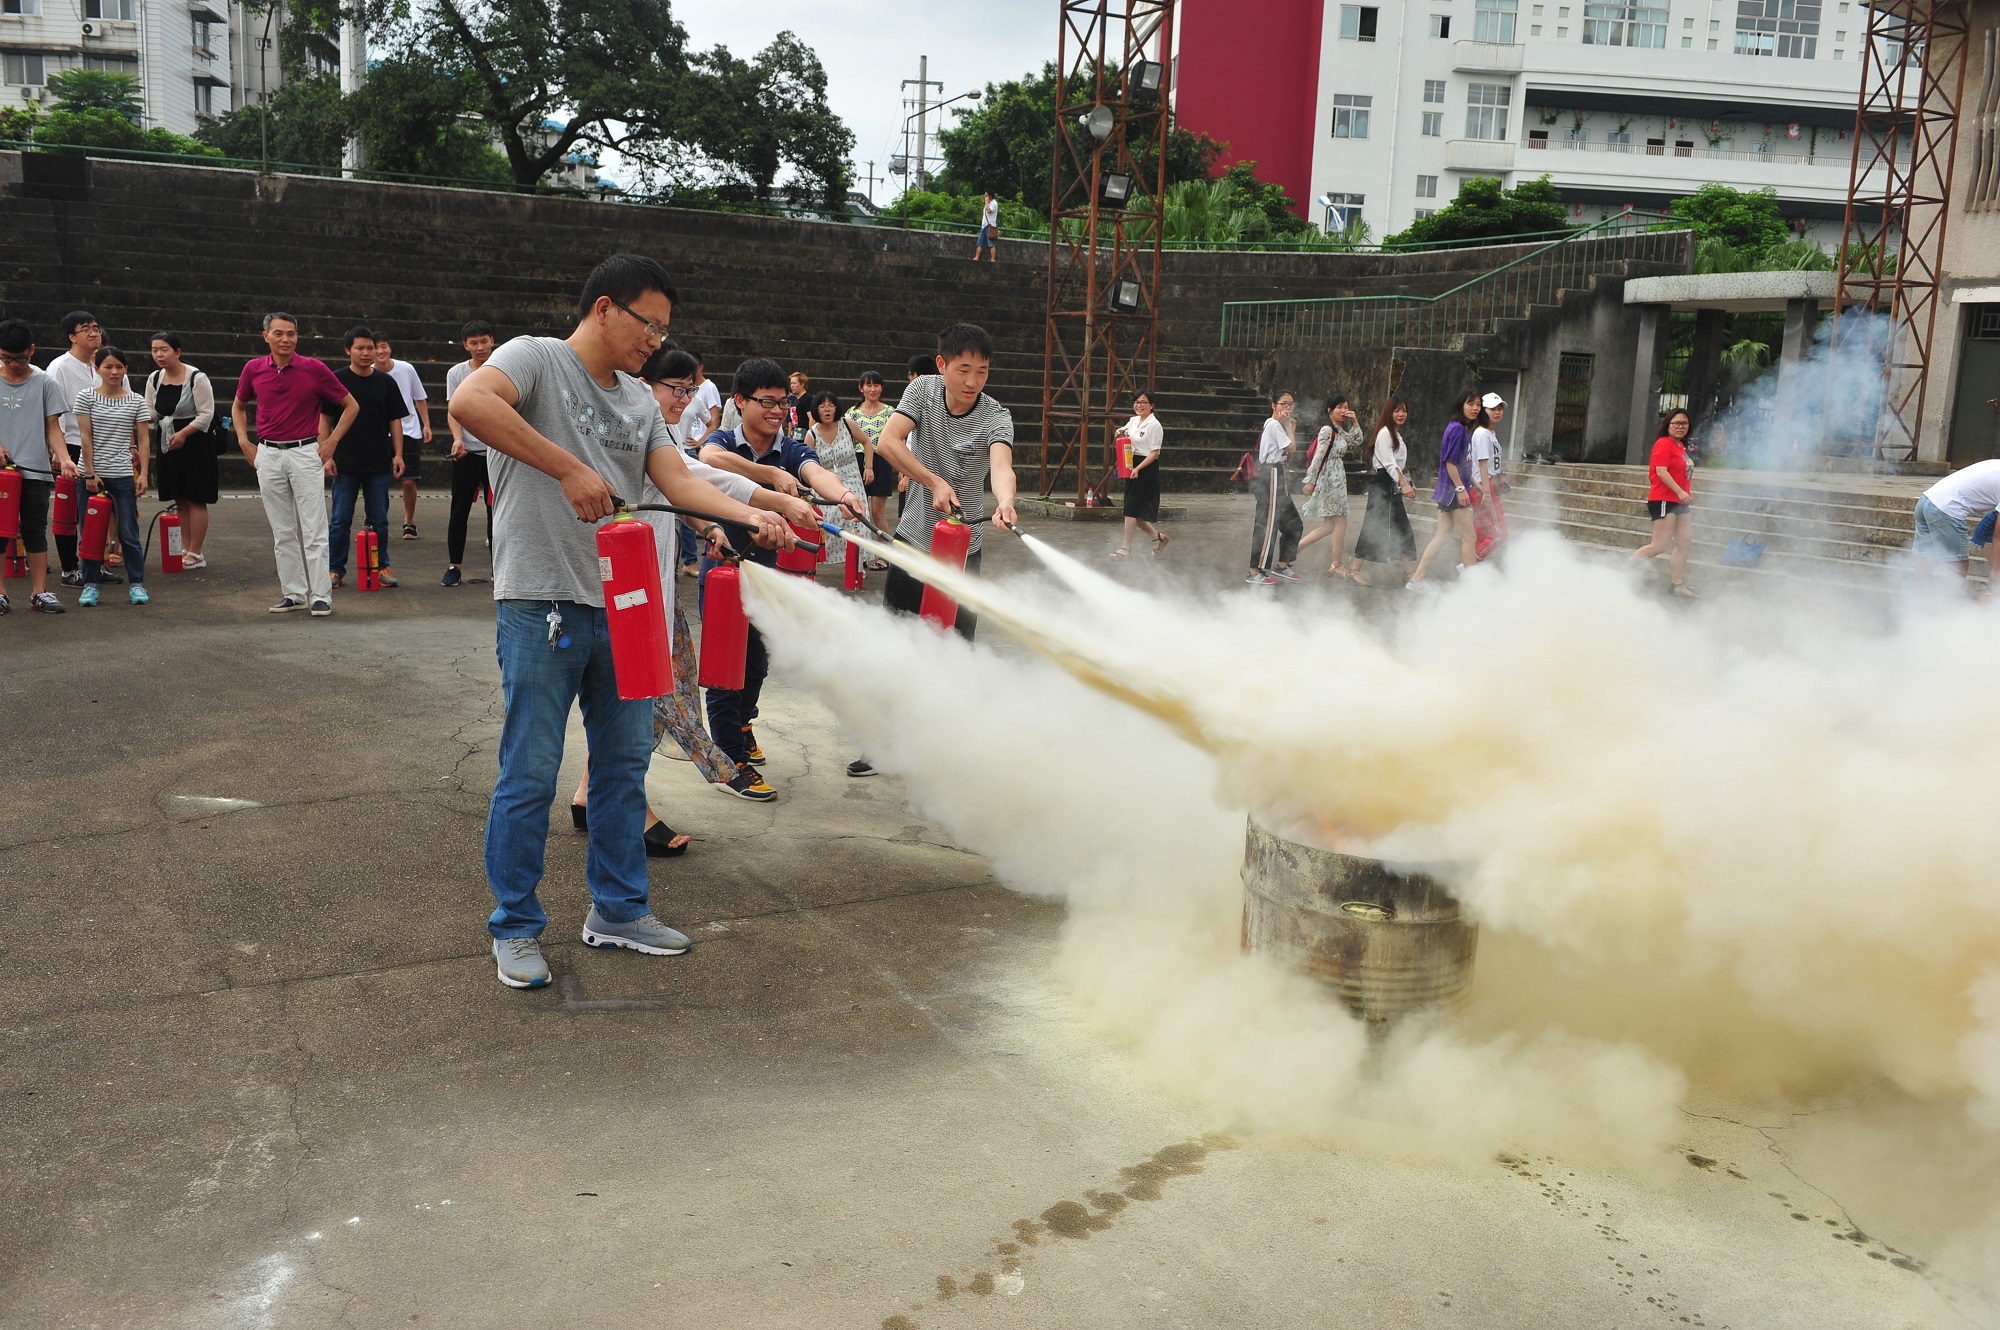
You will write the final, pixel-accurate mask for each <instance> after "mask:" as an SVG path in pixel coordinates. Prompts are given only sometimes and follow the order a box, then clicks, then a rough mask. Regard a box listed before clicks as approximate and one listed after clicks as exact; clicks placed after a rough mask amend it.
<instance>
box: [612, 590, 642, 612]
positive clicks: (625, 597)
mask: <svg viewBox="0 0 2000 1330" xmlns="http://www.w3.org/2000/svg"><path fill="white" fill-rule="evenodd" d="M645 603H646V588H644V587H640V588H639V589H638V590H637V591H625V592H620V593H619V594H618V595H615V596H613V597H612V598H611V604H612V607H613V608H614V609H621V610H629V609H631V608H633V607H634V606H636V605H644V604H645Z"/></svg>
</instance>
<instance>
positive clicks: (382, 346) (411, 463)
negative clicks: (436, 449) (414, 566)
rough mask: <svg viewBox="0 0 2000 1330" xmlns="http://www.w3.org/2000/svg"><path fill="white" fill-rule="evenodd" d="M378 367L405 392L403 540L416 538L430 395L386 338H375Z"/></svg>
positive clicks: (385, 555)
mask: <svg viewBox="0 0 2000 1330" xmlns="http://www.w3.org/2000/svg"><path fill="white" fill-rule="evenodd" d="M375 368H376V369H378V370H381V371H382V372H383V373H384V374H387V375H388V376H389V377H390V378H391V379H394V380H395V382H396V389H397V391H399V392H401V393H402V394H403V402H404V404H405V405H406V407H407V409H408V414H406V415H405V416H404V417H403V476H402V480H403V539H404V540H415V539H416V538H417V481H418V480H419V479H421V478H422V476H423V473H424V449H426V448H428V447H430V446H431V404H430V394H429V393H428V392H427V391H425V389H424V381H423V378H422V376H421V375H419V374H418V373H417V367H416V366H415V365H412V364H411V363H410V362H409V361H407V360H398V359H396V356H395V351H394V348H392V347H391V346H390V345H389V339H388V338H386V337H380V336H378V337H377V338H376V339H375ZM382 557H383V558H385V559H386V558H388V557H389V550H388V547H386V546H384V547H383V550H382Z"/></svg>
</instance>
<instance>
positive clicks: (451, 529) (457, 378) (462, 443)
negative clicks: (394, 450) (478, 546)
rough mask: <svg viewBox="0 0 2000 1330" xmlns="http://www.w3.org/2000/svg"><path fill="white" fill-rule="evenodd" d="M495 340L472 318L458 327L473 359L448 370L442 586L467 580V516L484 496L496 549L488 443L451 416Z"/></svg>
mask: <svg viewBox="0 0 2000 1330" xmlns="http://www.w3.org/2000/svg"><path fill="white" fill-rule="evenodd" d="M493 343H494V336H493V325H492V324H490V323H488V322H487V321H486V320H484V319H474V320H472V322H470V323H468V324H466V325H465V326H464V327H463V328H460V329H459V330H458V344H459V345H460V346H462V347H464V348H465V354H466V355H467V356H468V357H470V359H467V360H462V361H460V362H459V363H458V364H456V365H453V366H452V367H451V368H450V369H449V370H447V371H445V376H444V401H445V424H446V425H447V426H449V427H450V429H451V520H450V521H449V523H447V525H446V527H445V537H444V545H445V557H446V558H447V559H448V560H450V562H448V563H447V564H446V565H445V569H444V576H443V577H442V578H440V579H439V584H440V585H442V586H457V585H459V583H461V582H463V581H464V580H465V572H464V569H463V568H462V567H461V565H462V564H464V562H465V524H466V519H467V518H468V517H470V516H471V515H472V505H473V504H474V503H477V502H478V501H479V500H480V499H481V498H482V497H483V498H484V499H485V500H486V548H487V549H489V550H490V549H492V548H493V490H492V483H491V478H490V477H489V476H488V475H487V472H486V445H485V444H483V443H481V442H480V441H479V439H478V437H477V436H476V435H474V434H473V432H472V431H471V430H469V429H467V428H466V427H465V426H463V425H461V424H459V423H458V422H457V421H456V420H453V419H452V418H451V395H452V394H453V393H455V392H457V391H458V385H460V384H461V383H464V382H465V381H466V379H467V378H469V377H470V376H471V374H472V372H473V371H474V370H476V369H478V368H479V367H480V366H481V365H484V364H485V363H486V361H487V358H488V357H490V356H491V355H492V354H493ZM405 437H407V436H405Z"/></svg>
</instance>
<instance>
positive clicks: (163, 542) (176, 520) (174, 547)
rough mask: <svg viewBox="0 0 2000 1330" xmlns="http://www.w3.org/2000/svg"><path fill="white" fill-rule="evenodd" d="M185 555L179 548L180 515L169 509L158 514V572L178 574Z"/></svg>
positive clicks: (184, 551)
mask: <svg viewBox="0 0 2000 1330" xmlns="http://www.w3.org/2000/svg"><path fill="white" fill-rule="evenodd" d="M186 553H187V551H186V550H184V549H183V548H182V547H181V519H180V514H179V513H176V512H175V511H174V510H173V509H171V508H169V509H167V510H166V511H165V512H162V513H161V514H160V571H161V572H165V573H178V572H180V571H181V562H182V559H183V558H184V556H185V555H186Z"/></svg>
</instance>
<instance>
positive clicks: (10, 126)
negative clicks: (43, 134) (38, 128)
mask: <svg viewBox="0 0 2000 1330" xmlns="http://www.w3.org/2000/svg"><path fill="white" fill-rule="evenodd" d="M41 118H42V112H41V108H40V107H38V106H36V105H34V104H33V103H32V102H31V103H29V104H28V105H26V106H0V139H5V140H7V141H8V142H10V143H22V142H25V141H26V140H28V139H31V138H33V137H34V135H35V125H36V123H37V122H38V121H40V120H41Z"/></svg>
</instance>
